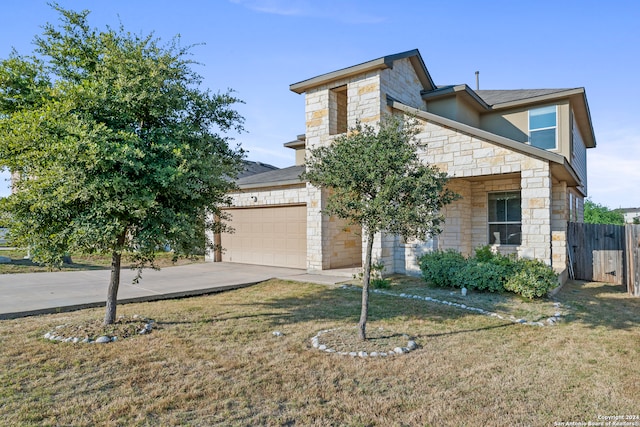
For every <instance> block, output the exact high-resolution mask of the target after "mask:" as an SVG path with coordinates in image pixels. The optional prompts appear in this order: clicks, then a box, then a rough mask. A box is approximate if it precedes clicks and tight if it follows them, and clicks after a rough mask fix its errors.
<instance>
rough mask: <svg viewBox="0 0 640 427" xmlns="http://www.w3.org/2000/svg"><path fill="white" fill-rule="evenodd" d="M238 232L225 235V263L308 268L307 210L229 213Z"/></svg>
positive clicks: (257, 209)
mask: <svg viewBox="0 0 640 427" xmlns="http://www.w3.org/2000/svg"><path fill="white" fill-rule="evenodd" d="M227 212H228V213H229V214H230V215H231V221H230V225H231V226H232V227H233V228H234V230H235V232H234V233H232V234H229V233H224V234H222V247H223V248H224V252H223V253H222V261H226V262H239V263H247V264H260V265H273V266H278V267H291V268H306V267H307V208H306V206H279V207H268V208H267V207H261V208H248V209H229V210H227Z"/></svg>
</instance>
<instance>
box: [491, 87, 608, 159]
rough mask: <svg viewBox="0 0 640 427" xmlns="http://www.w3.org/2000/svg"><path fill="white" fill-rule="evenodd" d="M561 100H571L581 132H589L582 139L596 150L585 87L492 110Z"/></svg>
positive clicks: (524, 100)
mask: <svg viewBox="0 0 640 427" xmlns="http://www.w3.org/2000/svg"><path fill="white" fill-rule="evenodd" d="M560 99H569V101H570V102H571V105H572V107H573V108H574V111H575V119H576V121H577V122H578V125H579V126H580V129H581V130H583V131H584V130H587V133H585V132H582V137H583V139H584V143H585V145H586V147H587V148H594V147H595V146H596V136H595V133H594V131H593V122H592V121H591V111H590V110H589V103H588V102H587V92H586V90H585V89H584V88H583V87H577V88H574V89H566V90H559V91H558V92H553V93H549V94H546V95H540V96H534V97H531V98H525V99H518V100H514V101H509V102H502V103H499V104H494V105H492V106H491V109H492V110H494V111H495V110H504V109H507V108H514V107H523V106H526V105H532V104H540V103H543V102H551V101H557V100H560Z"/></svg>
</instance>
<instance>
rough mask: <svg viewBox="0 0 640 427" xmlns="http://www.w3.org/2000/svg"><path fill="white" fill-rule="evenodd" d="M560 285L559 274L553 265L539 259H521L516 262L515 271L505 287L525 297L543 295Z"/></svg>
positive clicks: (530, 297)
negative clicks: (550, 265)
mask: <svg viewBox="0 0 640 427" xmlns="http://www.w3.org/2000/svg"><path fill="white" fill-rule="evenodd" d="M556 286H558V275H557V274H556V273H555V272H554V271H553V269H552V268H551V267H549V266H548V265H546V264H544V263H543V262H541V261H538V260H531V259H521V260H518V261H517V262H516V266H515V273H514V274H513V275H512V276H511V277H509V278H508V279H507V281H506V282H505V284H504V288H505V289H506V290H508V291H511V292H515V293H516V294H520V295H522V296H523V297H525V298H529V299H533V298H536V297H542V296H544V295H546V294H547V292H549V291H550V290H551V289H553V288H555V287H556Z"/></svg>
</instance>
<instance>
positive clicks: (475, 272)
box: [420, 246, 558, 299]
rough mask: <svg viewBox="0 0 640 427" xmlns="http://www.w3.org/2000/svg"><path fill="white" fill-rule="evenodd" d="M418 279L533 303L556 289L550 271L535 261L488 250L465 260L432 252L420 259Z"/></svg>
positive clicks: (484, 248)
mask: <svg viewBox="0 0 640 427" xmlns="http://www.w3.org/2000/svg"><path fill="white" fill-rule="evenodd" d="M420 269H421V270H422V277H423V278H424V280H425V281H427V282H428V283H430V284H432V285H434V286H440V287H453V288H462V287H466V288H467V289H474V290H478V291H489V292H502V291H505V290H507V291H510V292H514V293H516V294H519V295H522V296H523V297H526V298H530V299H533V298H535V297H542V296H544V295H546V294H547V292H549V290H551V289H553V288H555V287H556V286H558V276H557V274H555V272H554V271H553V269H552V268H551V267H549V266H547V265H545V264H544V263H543V262H541V261H538V260H529V259H521V260H516V259H515V257H514V256H508V255H502V254H499V253H493V252H492V251H491V247H490V246H482V247H479V248H477V249H476V254H475V257H473V258H469V259H465V258H464V256H462V254H460V253H459V252H456V251H454V250H451V249H450V250H447V251H436V252H430V253H428V254H425V255H423V256H422V257H421V258H420Z"/></svg>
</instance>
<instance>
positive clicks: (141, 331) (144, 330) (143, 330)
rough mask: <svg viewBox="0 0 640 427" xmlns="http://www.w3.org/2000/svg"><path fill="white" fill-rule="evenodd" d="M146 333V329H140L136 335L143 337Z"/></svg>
mask: <svg viewBox="0 0 640 427" xmlns="http://www.w3.org/2000/svg"><path fill="white" fill-rule="evenodd" d="M147 332H149V331H147V329H146V328H142V329H140V330H139V331H138V335H144V334H146V333H147Z"/></svg>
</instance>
